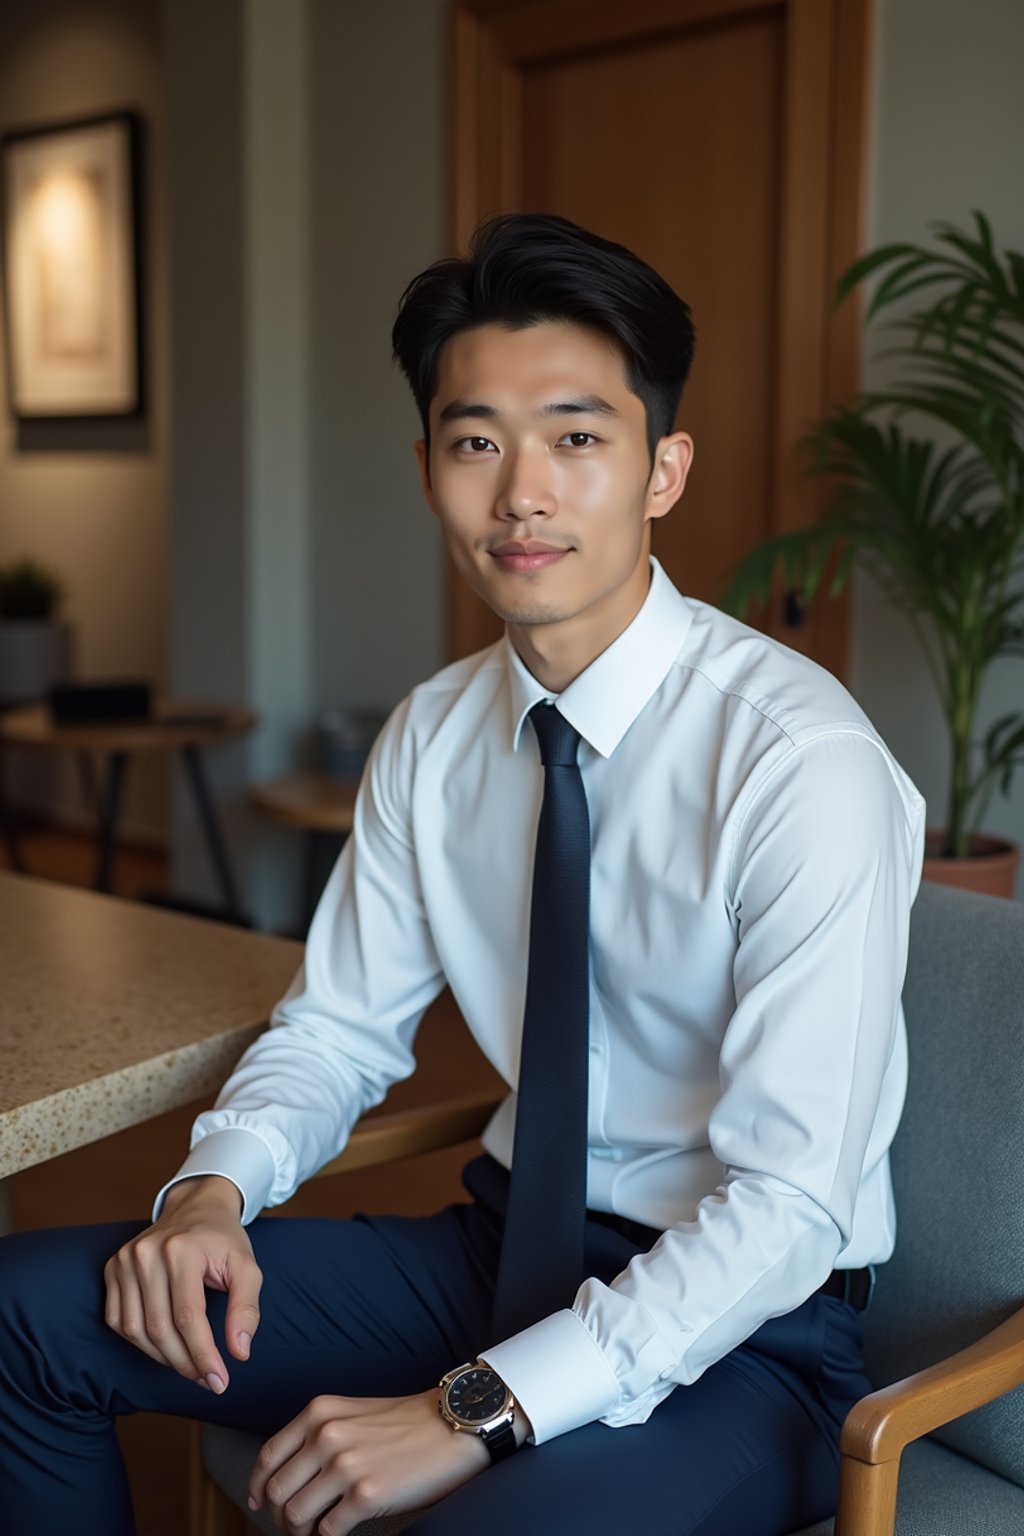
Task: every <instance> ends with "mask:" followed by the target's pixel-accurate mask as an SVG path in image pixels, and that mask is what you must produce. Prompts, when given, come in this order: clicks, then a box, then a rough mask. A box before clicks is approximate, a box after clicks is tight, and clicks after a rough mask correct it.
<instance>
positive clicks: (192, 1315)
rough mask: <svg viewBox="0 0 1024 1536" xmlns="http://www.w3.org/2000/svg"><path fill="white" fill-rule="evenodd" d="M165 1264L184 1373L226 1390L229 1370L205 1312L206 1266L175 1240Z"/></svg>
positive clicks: (191, 1249)
mask: <svg viewBox="0 0 1024 1536" xmlns="http://www.w3.org/2000/svg"><path fill="white" fill-rule="evenodd" d="M164 1264H165V1267H164V1270H163V1273H164V1275H165V1276H166V1283H167V1289H168V1309H169V1312H170V1315H171V1318H172V1320H173V1324H174V1329H175V1332H176V1334H177V1336H178V1337H179V1338H180V1340H181V1345H182V1352H183V1354H184V1357H185V1358H186V1359H187V1361H188V1368H187V1369H186V1370H183V1371H182V1375H187V1376H198V1377H199V1378H200V1380H202V1381H205V1382H206V1383H207V1385H208V1386H209V1387H210V1388H211V1389H212V1390H213V1391H214V1392H223V1391H224V1389H225V1387H226V1386H227V1384H228V1379H229V1378H228V1371H227V1367H226V1366H225V1364H224V1357H223V1356H222V1355H221V1352H220V1350H219V1349H218V1348H217V1344H216V1341H215V1339H214V1337H213V1329H212V1328H211V1327H210V1320H209V1318H208V1317H207V1315H206V1292H205V1290H204V1285H203V1280H204V1274H203V1269H204V1265H203V1264H202V1263H200V1262H199V1261H198V1259H197V1254H196V1250H195V1249H194V1248H186V1247H184V1246H183V1245H181V1244H176V1243H175V1242H174V1240H173V1239H172V1240H171V1241H169V1242H168V1243H167V1246H166V1250H165V1260H164Z"/></svg>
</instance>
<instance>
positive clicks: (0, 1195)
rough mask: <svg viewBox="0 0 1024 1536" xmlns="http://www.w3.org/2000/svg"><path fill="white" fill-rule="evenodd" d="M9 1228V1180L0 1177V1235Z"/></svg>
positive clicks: (3, 1235) (4, 1233)
mask: <svg viewBox="0 0 1024 1536" xmlns="http://www.w3.org/2000/svg"><path fill="white" fill-rule="evenodd" d="M10 1230H11V1181H10V1179H0V1237H6V1235H7V1233H8V1232H9V1231H10Z"/></svg>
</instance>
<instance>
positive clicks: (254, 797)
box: [249, 771, 359, 932]
mask: <svg viewBox="0 0 1024 1536" xmlns="http://www.w3.org/2000/svg"><path fill="white" fill-rule="evenodd" d="M358 790H359V780H358V779H335V778H332V777H331V776H330V774H327V773H315V772H311V771H310V772H305V773H293V774H290V775H289V776H288V777H287V778H283V779H273V780H271V781H270V782H268V783H265V784H253V785H251V786H250V788H249V803H250V804H251V805H252V806H254V807H255V808H256V810H258V811H261V812H262V813H263V815H265V816H269V817H270V818H271V819H272V820H273V821H277V822H280V823H281V824H282V825H283V826H288V827H298V828H299V829H300V830H301V831H303V832H305V834H306V848H305V860H304V869H303V879H302V891H303V896H302V924H303V929H302V931H303V932H305V931H306V930H307V929H308V927H309V924H310V919H311V918H312V916H313V913H314V911H315V909H316V904H317V901H318V899H319V896H320V890H321V886H322V883H323V882H322V881H321V879H320V873H319V871H320V868H321V865H322V864H323V863H324V860H325V855H326V854H327V853H328V851H331V852H333V848H334V844H335V843H336V842H337V840H338V839H339V838H340V839H341V840H342V842H344V839H345V838H346V837H347V836H348V834H349V833H350V832H351V830H352V823H353V820H354V818H355V809H356V794H357V792H358Z"/></svg>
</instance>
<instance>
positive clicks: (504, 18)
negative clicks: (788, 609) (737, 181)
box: [446, 0, 873, 677]
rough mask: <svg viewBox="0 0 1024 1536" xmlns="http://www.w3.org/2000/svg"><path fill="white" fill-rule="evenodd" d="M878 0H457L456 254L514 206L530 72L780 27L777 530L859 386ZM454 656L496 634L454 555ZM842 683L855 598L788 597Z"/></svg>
mask: <svg viewBox="0 0 1024 1536" xmlns="http://www.w3.org/2000/svg"><path fill="white" fill-rule="evenodd" d="M872 10H873V0H630V4H629V5H628V6H627V5H623V3H622V0H453V5H452V10H451V58H452V66H453V73H452V93H451V102H452V111H451V118H450V135H451V136H450V148H449V156H450V164H451V178H450V184H449V186H450V206H449V230H450V238H451V249H452V250H454V251H458V252H461V251H464V250H465V249H466V247H467V245H468V243H469V238H470V236H471V234H472V232H473V230H474V229H475V228H476V227H477V225H478V224H479V222H480V221H481V219H482V218H483V217H484V216H485V215H486V214H488V213H491V212H493V211H495V210H496V209H498V208H500V209H502V210H505V211H508V210H512V209H516V208H519V207H521V206H522V197H521V186H522V166H521V163H520V154H519V148H520V144H521V140H522V134H521V123H522V99H523V90H522V73H523V68H524V66H526V65H528V64H531V63H536V62H538V61H539V60H542V59H547V58H554V57H557V55H558V54H560V53H561V54H565V53H571V52H572V51H574V48H575V46H576V44H577V42H578V39H579V37H580V35H581V29H583V30H584V31H585V35H586V37H587V41H588V46H590V45H594V46H602V45H608V44H614V43H616V42H620V43H624V42H627V41H635V40H637V39H640V38H643V37H646V36H653V35H656V34H657V33H658V32H665V31H667V30H669V29H675V28H678V27H685V26H688V25H698V24H701V23H703V24H708V23H714V22H718V21H722V20H725V19H728V18H729V17H730V16H736V17H737V18H738V17H740V16H742V15H744V14H746V15H750V14H751V13H756V12H759V11H776V12H781V13H782V20H783V25H784V28H785V34H784V35H785V56H784V74H783V79H784V82H785V84H784V91H783V124H782V183H781V188H780V202H781V206H780V212H779V230H780V244H779V277H778V286H777V297H776V314H775V326H776V329H775V334H776V335H778V336H785V337H786V338H787V344H786V346H785V348H784V349H782V350H781V353H780V357H779V362H778V369H777V373H776V377H775V411H774V420H773V425H772V444H773V452H772V458H773V464H774V469H773V474H772V484H771V504H772V519H771V522H772V527H773V529H774V531H776V532H779V533H783V532H786V531H787V530H789V529H792V528H797V527H801V526H803V525H805V524H807V523H810V522H813V521H816V520H817V519H818V518H819V517H820V515H821V513H822V511H823V509H824V506H825V505H826V503H827V500H828V487H827V485H826V483H825V482H824V481H823V480H821V479H820V478H818V477H814V478H812V477H810V476H807V475H805V474H804V472H803V465H802V461H801V460H800V458H799V457H798V455H797V453H796V444H797V442H798V441H799V439H800V438H801V437H802V436H803V434H804V432H805V431H806V428H807V424H808V423H809V422H811V421H816V420H818V419H820V417H821V416H822V415H823V414H824V412H825V410H826V409H827V407H828V405H829V404H830V403H831V402H835V401H840V400H844V399H849V398H850V397H851V396H852V395H853V394H854V393H855V392H856V390H857V389H858V388H859V385H860V367H861V315H862V306H861V303H860V296H859V293H855V294H854V295H852V296H851V297H850V298H849V299H847V301H846V302H845V303H844V304H843V305H842V307H841V308H840V309H839V310H834V309H833V304H832V295H833V294H834V292H835V286H836V282H837V281H838V278H839V276H840V274H841V273H842V272H843V271H844V270H845V269H846V267H848V266H849V265H850V264H851V263H852V262H853V261H855V260H856V258H857V257H858V256H859V255H860V254H861V250H862V229H863V219H864V208H865V202H866V188H865V181H866V171H867V161H868V155H867V143H866V140H867V125H868V90H869V75H870V54H871V28H872V21H873V17H872ZM446 585H447V602H446V608H447V643H448V653H449V656H450V657H452V658H455V657H459V656H464V655H466V654H468V653H469V652H471V651H473V650H477V649H479V648H480V647H481V646H484V645H488V644H490V643H491V642H492V641H493V639H494V625H495V620H494V618H493V615H491V614H490V613H489V611H488V610H487V609H486V608H485V606H484V604H483V603H482V602H481V601H480V599H479V598H477V597H476V596H475V595H474V594H473V593H472V592H470V591H469V589H468V588H466V587H465V586H464V584H463V583H462V582H461V581H460V580H459V578H457V577H456V576H455V574H454V572H453V570H452V567H451V563H450V562H448V565H447V584H446ZM766 627H767V628H768V629H769V631H770V632H771V633H773V634H776V635H777V636H778V637H779V638H781V639H784V640H785V641H786V643H787V644H789V645H794V646H796V647H797V648H799V649H801V650H805V651H807V652H808V653H809V654H810V655H812V656H813V657H814V658H815V660H817V661H819V662H821V663H822V665H824V666H826V667H828V668H829V669H830V670H831V671H832V672H834V673H835V674H836V675H837V676H839V677H843V676H844V674H845V670H846V661H847V648H848V647H847V629H848V604H847V603H846V602H845V600H843V599H838V600H833V601H825V602H820V603H817V604H813V605H812V606H811V608H810V610H809V612H808V614H807V616H806V623H805V626H804V627H803V628H801V629H798V630H793V629H791V628H787V627H786V623H785V619H784V616H783V613H782V605H781V602H780V603H776V604H774V605H773V610H772V615H771V617H770V620H769V623H768V624H767V625H766Z"/></svg>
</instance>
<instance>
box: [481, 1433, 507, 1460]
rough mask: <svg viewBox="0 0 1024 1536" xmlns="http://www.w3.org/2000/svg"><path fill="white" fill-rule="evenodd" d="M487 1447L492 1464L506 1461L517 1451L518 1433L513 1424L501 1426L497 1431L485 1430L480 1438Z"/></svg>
mask: <svg viewBox="0 0 1024 1536" xmlns="http://www.w3.org/2000/svg"><path fill="white" fill-rule="evenodd" d="M480 1438H481V1440H482V1441H483V1442H484V1445H486V1447H487V1450H488V1452H489V1454H490V1458H491V1461H492V1462H495V1463H496V1462H499V1461H504V1460H505V1458H506V1456H511V1455H512V1452H513V1451H514V1450H515V1449H516V1432H515V1430H514V1429H513V1427H512V1425H511V1424H499V1425H498V1426H497V1427H496V1428H495V1429H485V1430H484V1432H483V1434H482V1435H481V1436H480Z"/></svg>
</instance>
